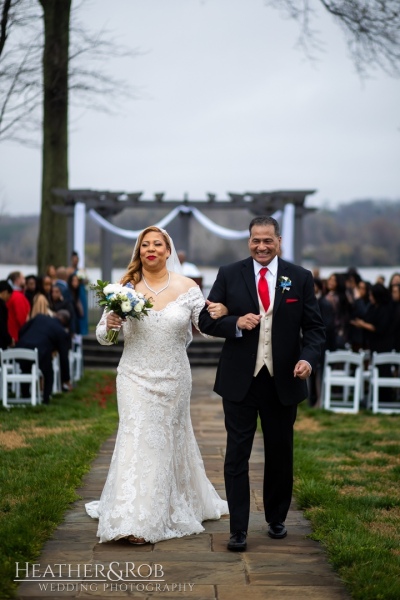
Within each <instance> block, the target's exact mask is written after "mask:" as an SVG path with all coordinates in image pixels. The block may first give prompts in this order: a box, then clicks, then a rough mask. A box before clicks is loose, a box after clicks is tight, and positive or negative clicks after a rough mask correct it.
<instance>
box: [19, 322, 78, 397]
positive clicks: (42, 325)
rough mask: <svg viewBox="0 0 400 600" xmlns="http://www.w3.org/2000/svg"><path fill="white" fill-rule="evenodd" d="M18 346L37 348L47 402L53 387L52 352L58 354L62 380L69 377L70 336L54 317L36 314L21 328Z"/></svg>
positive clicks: (44, 395) (67, 379) (65, 380)
mask: <svg viewBox="0 0 400 600" xmlns="http://www.w3.org/2000/svg"><path fill="white" fill-rule="evenodd" d="M16 346H17V347H18V348H30V349H32V350H34V349H35V348H37V349H38V353H39V368H40V370H41V371H42V373H43V377H44V390H43V401H44V402H48V400H49V397H50V394H51V390H52V387H53V377H54V374H53V366H52V354H53V352H58V354H59V356H60V371H61V380H62V382H63V383H64V382H67V381H69V379H70V374H69V360H68V352H69V349H70V347H71V338H70V334H69V332H68V331H66V330H65V329H64V327H63V326H62V324H61V322H60V321H59V320H58V319H57V318H56V317H49V316H47V315H37V316H36V317H34V318H33V319H31V320H30V321H28V322H27V323H25V325H24V326H23V327H22V328H21V330H20V332H19V339H18V342H17V344H16Z"/></svg>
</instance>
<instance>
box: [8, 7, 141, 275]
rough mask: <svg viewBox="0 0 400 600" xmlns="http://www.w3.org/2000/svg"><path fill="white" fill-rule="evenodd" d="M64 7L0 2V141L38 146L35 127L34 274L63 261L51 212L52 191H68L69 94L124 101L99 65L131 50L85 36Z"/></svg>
mask: <svg viewBox="0 0 400 600" xmlns="http://www.w3.org/2000/svg"><path fill="white" fill-rule="evenodd" d="M71 4H72V0H62V1H60V0H0V6H1V23H0V50H1V53H0V85H1V88H0V89H1V90H2V92H0V140H2V139H3V140H4V139H11V140H14V141H17V142H22V143H24V144H27V145H39V144H38V131H42V141H41V146H42V203H41V216H40V232H39V240H38V266H39V270H40V271H43V269H44V267H45V265H47V264H58V265H60V264H65V261H66V259H67V256H66V250H67V238H66V235H67V232H66V218H65V216H64V215H62V214H59V213H56V212H55V211H54V210H53V207H54V206H55V205H57V204H62V202H63V201H62V199H60V198H59V197H57V196H55V195H54V194H53V189H54V188H68V124H69V123H68V115H69V109H70V105H71V97H72V98H73V99H74V98H75V99H76V101H77V102H79V104H80V106H86V107H90V108H91V109H93V108H96V109H100V110H107V111H110V106H116V105H117V98H118V95H119V96H120V97H121V98H122V97H123V98H124V100H126V98H127V97H129V96H130V95H132V90H131V88H130V87H129V85H127V84H126V82H122V81H119V80H117V79H116V78H115V77H113V76H112V75H110V73H108V72H107V71H106V69H105V65H106V64H107V63H108V62H109V61H110V59H112V58H115V57H116V56H118V57H121V56H132V55H134V54H135V51H134V50H126V49H124V48H121V47H119V46H118V45H116V44H115V43H114V42H113V41H111V40H110V38H109V36H107V33H106V32H101V33H100V34H96V35H94V34H91V33H88V32H87V30H86V29H85V28H84V27H82V25H81V24H80V23H79V21H78V14H79V5H78V6H77V7H76V8H75V10H74V11H72V10H71ZM11 34H12V35H11ZM3 90H4V91H3ZM122 90H123V94H122V93H121V92H122ZM110 97H111V101H110Z"/></svg>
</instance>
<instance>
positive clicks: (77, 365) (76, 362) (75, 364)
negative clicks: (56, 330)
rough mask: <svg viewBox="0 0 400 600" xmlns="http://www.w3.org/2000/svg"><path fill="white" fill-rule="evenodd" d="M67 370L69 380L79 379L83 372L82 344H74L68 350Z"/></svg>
mask: <svg viewBox="0 0 400 600" xmlns="http://www.w3.org/2000/svg"><path fill="white" fill-rule="evenodd" d="M68 357H69V371H70V378H71V381H72V382H73V383H74V382H76V381H79V380H80V379H81V377H82V373H83V354H82V344H75V347H74V349H73V350H70V351H69V355H68Z"/></svg>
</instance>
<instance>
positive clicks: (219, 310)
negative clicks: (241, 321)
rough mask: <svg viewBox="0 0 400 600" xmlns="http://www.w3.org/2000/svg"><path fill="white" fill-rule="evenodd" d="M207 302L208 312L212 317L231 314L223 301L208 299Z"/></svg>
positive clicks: (216, 317) (217, 317)
mask: <svg viewBox="0 0 400 600" xmlns="http://www.w3.org/2000/svg"><path fill="white" fill-rule="evenodd" d="M206 304H207V310H208V314H209V315H210V317H211V318H212V319H219V318H220V317H224V316H225V315H227V314H229V311H228V309H227V308H226V306H225V304H222V302H210V301H209V300H206Z"/></svg>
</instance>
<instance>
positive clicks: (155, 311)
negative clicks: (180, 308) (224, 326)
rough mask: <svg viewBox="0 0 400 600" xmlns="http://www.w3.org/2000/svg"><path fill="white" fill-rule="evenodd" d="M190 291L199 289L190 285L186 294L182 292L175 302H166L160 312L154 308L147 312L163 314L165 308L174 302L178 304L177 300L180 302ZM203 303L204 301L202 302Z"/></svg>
mask: <svg viewBox="0 0 400 600" xmlns="http://www.w3.org/2000/svg"><path fill="white" fill-rule="evenodd" d="M192 290H199V291H200V288H199V286H198V285H192V287H190V288H189V289H188V290H186V292H182V294H179V296H177V297H176V298H175V300H171V301H170V302H168V304H166V305H165V306H164V308H160V310H155V309H154V308H149V310H148V312H153V313H161V312H163V311H164V310H165V309H166V308H168V306H170V305H171V304H175V302H178V300H180V299H181V298H182V297H183V296H187V295H188V294H190V292H191V291H192ZM204 303H205V300H204Z"/></svg>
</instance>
